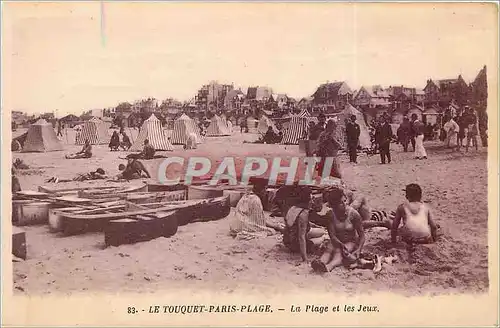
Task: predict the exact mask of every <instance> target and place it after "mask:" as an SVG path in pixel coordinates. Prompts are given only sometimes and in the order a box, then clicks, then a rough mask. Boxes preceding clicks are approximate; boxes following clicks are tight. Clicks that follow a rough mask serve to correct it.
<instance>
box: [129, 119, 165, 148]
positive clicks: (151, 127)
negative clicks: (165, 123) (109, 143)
mask: <svg viewBox="0 0 500 328" xmlns="http://www.w3.org/2000/svg"><path fill="white" fill-rule="evenodd" d="M146 139H148V140H149V143H150V144H151V145H152V146H153V147H154V148H155V149H156V150H169V151H170V150H174V147H173V146H172V144H171V143H170V141H169V140H168V138H167V136H166V135H165V133H164V132H163V128H162V126H161V122H160V120H159V119H158V118H157V117H156V116H155V114H151V116H150V117H149V118H148V119H147V120H145V121H144V123H142V126H141V130H140V131H139V135H138V136H137V139H136V140H135V142H134V144H133V145H132V147H130V151H139V150H142V149H143V147H144V140H146Z"/></svg>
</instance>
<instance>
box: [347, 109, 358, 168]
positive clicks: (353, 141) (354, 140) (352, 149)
mask: <svg viewBox="0 0 500 328" xmlns="http://www.w3.org/2000/svg"><path fill="white" fill-rule="evenodd" d="M346 134H347V148H348V150H349V162H350V163H355V164H357V163H358V152H357V149H358V144H359V134H360V128H359V124H358V123H356V115H351V120H350V121H349V122H347V124H346Z"/></svg>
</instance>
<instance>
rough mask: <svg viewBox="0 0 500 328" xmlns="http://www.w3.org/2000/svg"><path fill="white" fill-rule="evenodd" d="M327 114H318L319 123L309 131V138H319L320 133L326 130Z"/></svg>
mask: <svg viewBox="0 0 500 328" xmlns="http://www.w3.org/2000/svg"><path fill="white" fill-rule="evenodd" d="M325 122H326V117H325V114H323V113H321V114H319V115H318V123H317V124H315V125H313V126H312V127H311V129H310V130H311V131H309V140H318V138H319V135H320V134H321V133H322V132H323V131H325Z"/></svg>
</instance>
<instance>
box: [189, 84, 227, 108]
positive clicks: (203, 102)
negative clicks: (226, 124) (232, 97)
mask: <svg viewBox="0 0 500 328" xmlns="http://www.w3.org/2000/svg"><path fill="white" fill-rule="evenodd" d="M233 89H234V85H233V84H220V83H218V82H217V81H211V82H210V83H209V84H206V85H204V86H202V87H201V88H200V90H198V93H197V95H196V96H195V101H196V106H198V107H200V108H202V109H205V110H207V109H209V108H212V109H215V108H221V107H222V106H223V105H224V100H225V98H226V95H227V94H228V93H229V91H231V90H233Z"/></svg>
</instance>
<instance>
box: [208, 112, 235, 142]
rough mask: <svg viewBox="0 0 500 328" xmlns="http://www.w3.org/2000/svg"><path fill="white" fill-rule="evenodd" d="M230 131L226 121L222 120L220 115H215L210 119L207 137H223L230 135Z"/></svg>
mask: <svg viewBox="0 0 500 328" xmlns="http://www.w3.org/2000/svg"><path fill="white" fill-rule="evenodd" d="M229 135H231V133H230V132H229V130H228V128H227V125H226V123H225V122H224V121H223V120H222V118H221V117H220V116H217V115H214V117H212V119H211V120H210V125H209V126H208V129H207V137H221V136H229Z"/></svg>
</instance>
